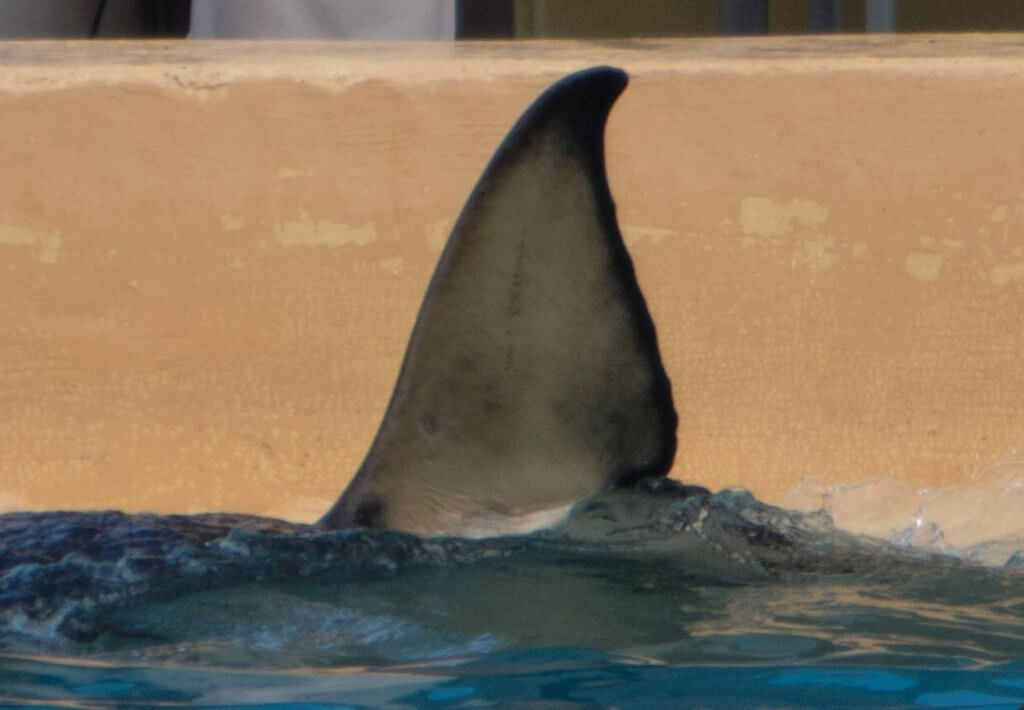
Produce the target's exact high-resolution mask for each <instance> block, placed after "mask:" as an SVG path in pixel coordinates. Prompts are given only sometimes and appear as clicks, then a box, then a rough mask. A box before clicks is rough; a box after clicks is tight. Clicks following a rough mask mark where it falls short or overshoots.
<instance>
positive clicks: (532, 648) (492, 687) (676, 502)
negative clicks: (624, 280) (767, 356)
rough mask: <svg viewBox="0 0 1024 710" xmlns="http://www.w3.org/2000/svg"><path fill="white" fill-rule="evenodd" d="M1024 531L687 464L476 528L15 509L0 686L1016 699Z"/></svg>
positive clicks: (1, 567)
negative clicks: (957, 535)
mask: <svg viewBox="0 0 1024 710" xmlns="http://www.w3.org/2000/svg"><path fill="white" fill-rule="evenodd" d="M1017 542H1020V544H1019V546H1018V545H1017ZM1021 549H1024V541H1018V540H1016V539H1011V538H1006V539H1002V540H999V541H984V542H982V543H979V544H977V545H974V546H972V547H970V548H964V549H961V550H958V551H956V553H955V554H953V553H950V552H949V551H948V550H943V551H942V552H935V551H933V550H928V549H920V548H917V547H912V546H906V545H904V546H896V545H892V544H890V543H888V542H885V541H882V540H879V539H877V538H870V537H866V536H858V535H853V534H850V533H847V532H844V531H842V530H839V529H837V528H835V527H834V526H833V525H832V523H831V520H830V518H829V516H828V515H827V514H824V513H810V514H807V513H796V512H793V511H787V510H783V509H779V508H774V507H771V506H767V505H764V504H762V503H760V502H758V501H757V500H755V499H754V498H753V497H751V496H750V495H749V494H746V493H743V492H738V491H725V492H721V493H718V494H715V495H708V494H706V493H703V492H701V491H700V490H697V489H686V488H684V487H681V486H678V485H677V484H673V483H671V482H661V483H652V484H646V485H644V486H641V487H640V488H638V489H636V490H630V491H618V492H614V493H608V494H603V495H601V496H598V497H595V498H594V499H591V500H589V501H585V502H583V503H581V504H580V505H579V506H577V508H576V509H575V510H574V512H573V514H572V515H571V517H570V520H569V521H568V522H567V523H566V524H565V525H563V526H560V527H559V528H556V529H554V530H551V531H548V532H545V533H542V534H536V535H531V536H523V537H509V538H497V539H490V540H477V541H470V540H462V539H457V538H445V539H433V540H423V539H420V538H417V537H415V536H411V535H404V534H399V533H388V532H368V531H337V532H326V533H325V532H321V531H318V530H315V529H313V528H311V527H309V526H303V525H295V524H290V523H285V522H282V521H275V520H268V519H262V518H253V517H247V516H237V515H235V516H231V515H206V516H151V515H140V516H128V515H124V514H121V513H117V512H102V513H34V514H30V513H22V514H10V515H6V516H0V701H2V702H6V703H9V704H19V703H21V704H45V703H51V704H60V705H62V706H63V705H71V706H75V705H79V706H88V707H95V706H104V705H109V706H113V705H122V704H125V703H139V704H143V705H153V704H169V705H172V706H173V705H186V704H189V705H225V704H228V705H247V706H270V705H273V706H275V707H278V706H293V707H319V706H337V705H342V706H351V707H440V706H449V707H450V706H465V707H492V706H503V705H508V704H510V703H511V704H515V706H517V707H529V706H530V703H533V704H534V706H536V707H563V706H565V707H572V706H579V705H583V706H599V707H600V706H606V707H613V706H614V707H658V706H664V707H680V706H684V707H685V706H702V705H703V706H712V707H865V706H879V705H881V706H885V707H967V706H976V707H1014V708H1017V707H1020V706H1021V705H1022V704H1024V584H1022V582H1024V571H1022V570H1024V553H1022V552H1019V550H1021ZM976 560H984V561H985V562H986V563H987V564H980V563H979V562H977V561H976ZM559 703H561V704H559Z"/></svg>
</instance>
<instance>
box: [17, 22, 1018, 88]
mask: <svg viewBox="0 0 1024 710" xmlns="http://www.w3.org/2000/svg"><path fill="white" fill-rule="evenodd" d="M593 64H616V65H619V66H622V67H624V68H625V69H627V70H628V71H630V72H632V73H634V74H638V75H642V74H653V73H662V72H671V73H683V74H686V73H695V72H716V71H717V72H728V73H742V74H749V73H755V72H765V71H783V72H834V71H886V72H890V71H898V72H903V73H930V74H933V73H947V72H954V73H957V74H964V73H971V72H983V73H986V74H991V73H993V72H1005V73H1021V72H1024V34H953V35H881V36H879V35H872V36H865V35H839V36H835V35H833V36H809V37H808V36H804V37H743V38H708V39H703V38H701V39H636V40H615V41H568V40H562V41H549V40H540V41H515V42H511V41H509V42H506V41H502V42H354V41H266V40H263V41H251V40H228V41H209V40H202V41H196V40H173V41H166V40H162V41H154V40H149V41H97V40H74V41H53V40H45V41H14V42H2V43H0V66H2V67H3V68H4V71H3V75H2V76H0V89H2V90H7V91H10V90H18V91H32V90H52V89H58V88H65V87H69V86H76V85H83V84H122V83H132V82H135V81H143V82H145V83H153V82H154V80H159V79H160V78H163V79H165V80H167V81H168V82H169V83H173V84H178V85H180V84H182V83H183V82H189V83H193V82H204V83H211V82H216V83H223V82H231V81H263V80H274V79H283V80H292V81H305V82H311V83H321V84H328V85H339V84H340V85H347V84H351V83H353V82H356V81H365V80H368V79H382V80H389V81H414V82H422V81H434V80H438V79H444V80H460V79H477V80H479V79H489V78H498V77H508V76H538V75H546V74H551V75H557V74H562V73H565V72H567V71H573V70H575V69H579V68H583V67H586V66H590V65H593Z"/></svg>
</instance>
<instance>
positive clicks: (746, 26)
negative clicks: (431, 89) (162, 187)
mask: <svg viewBox="0 0 1024 710" xmlns="http://www.w3.org/2000/svg"><path fill="white" fill-rule="evenodd" d="M1021 30H1024V0H971V1H970V2H966V1H962V0H643V2H629V1H624V0H0V38H3V39H45V38H63V39H71V38H82V37H98V38H104V39H114V38H145V37H193V38H196V39H207V38H209V39H213V38H225V39H227V38H239V39H241V38H251V39H419V40H423V39H436V40H451V39H484V38H487V39H539V38H550V39H557V38H574V39H616V38H629V37H693V36H710V35H720V34H725V35H732V34H803V33H817V32H847V33H856V32H970V31H1021Z"/></svg>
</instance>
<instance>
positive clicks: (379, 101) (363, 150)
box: [0, 36, 1024, 519]
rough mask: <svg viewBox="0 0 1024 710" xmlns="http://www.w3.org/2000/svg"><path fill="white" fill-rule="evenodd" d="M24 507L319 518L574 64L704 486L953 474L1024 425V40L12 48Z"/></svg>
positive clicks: (688, 448)
mask: <svg viewBox="0 0 1024 710" xmlns="http://www.w3.org/2000/svg"><path fill="white" fill-rule="evenodd" d="M0 63H2V65H3V71H2V72H0V127H2V130H0V507H2V508H5V509H13V508H52V507H75V508H86V507H121V508H126V509H129V510H140V509H148V510H156V511H197V510H210V509H228V510H236V511H252V512H258V513H266V514H274V515H280V516H285V517H293V518H305V519H310V518H313V517H316V516H317V515H318V514H319V513H320V512H321V511H322V510H323V509H324V508H325V507H326V506H327V505H329V503H330V502H331V501H332V500H333V499H334V497H335V496H336V495H337V493H338V492H339V491H340V490H341V488H342V487H343V486H344V484H345V482H346V480H347V478H348V476H349V475H350V472H352V471H353V470H354V469H355V467H356V466H357V465H358V463H359V460H360V458H361V457H362V455H363V453H364V451H365V449H366V447H367V446H368V444H369V441H370V439H371V437H372V435H373V433H374V431H375V429H376V426H377V423H378V419H379V417H380V415H381V412H382V410H383V407H384V405H385V403H386V401H387V397H388V394H389V392H390V388H391V385H392V381H393V378H394V375H395V373H396V370H397V367H398V364H399V361H400V358H401V356H402V351H403V348H404V344H405V340H406V337H407V334H408V332H409V329H410V327H411V325H412V321H413V318H414V317H415V313H416V309H417V307H418V304H419V300H420V296H421V294H422V291H423V288H424V286H425V284H426V281H427V279H428V278H429V275H430V273H431V270H432V269H433V265H434V261H435V259H436V257H437V255H438V253H439V249H440V247H441V244H442V242H443V240H444V238H445V236H446V233H447V229H448V228H449V226H450V225H451V223H452V221H453V219H454V218H455V216H456V214H457V212H458V210H459V208H460V206H461V204H462V201H463V200H464V199H465V196H466V194H467V192H468V190H469V189H470V187H471V186H472V184H473V182H474V181H475V179H476V177H477V175H478V174H479V171H480V170H481V168H482V167H483V165H484V164H485V163H486V161H487V159H488V157H489V156H490V153H491V151H492V150H493V149H494V147H495V146H496V144H497V142H498V141H499V140H500V138H501V137H502V136H503V134H504V132H505V131H506V130H507V128H508V126H509V125H510V123H511V122H512V121H513V120H514V119H515V118H516V116H517V115H518V114H519V112H520V111H521V110H522V108H523V107H525V106H526V105H527V103H529V101H530V100H531V99H532V98H533V97H534V96H535V95H536V94H537V93H538V92H539V91H540V90H541V89H542V88H543V87H544V86H546V85H547V84H548V83H549V82H551V81H552V80H553V79H555V78H556V77H558V76H560V75H562V74H564V73H566V72H568V71H571V70H574V69H577V68H581V67H583V66H587V65H591V64H596V63H612V64H617V65H620V66H622V67H624V68H626V69H627V70H629V71H630V72H631V73H632V74H633V83H632V86H631V88H630V89H629V90H627V92H626V94H625V95H624V96H623V98H622V99H621V100H620V103H619V105H618V106H617V107H616V109H615V110H614V112H613V115H612V118H611V122H610V125H609V134H608V153H609V170H610V177H611V184H612V190H613V193H614V194H615V196H616V198H617V201H618V205H619V216H620V221H621V223H622V226H623V230H624V232H625V234H626V237H627V241H628V242H629V245H630V248H631V250H632V252H633V254H634V256H635V260H636V264H637V269H638V273H639V278H640V282H641V284H642V286H643V288H644V289H645V291H646V293H647V294H648V298H649V301H650V306H651V310H652V312H653V315H654V319H655V321H656V323H657V324H658V327H659V333H660V336H661V343H662V350H663V353H664V357H665V360H666V363H667V366H668V369H669V372H670V375H671V377H672V380H673V384H674V388H675V396H676V402H677V405H678V408H679V411H680V415H681V425H680V452H679V456H678V458H677V464H676V468H675V475H677V476H679V477H683V478H685V479H687V480H690V481H695V482H700V483H704V484H706V485H709V486H711V487H716V488H717V487H720V486H726V485H742V486H746V487H749V488H751V489H752V490H754V491H755V492H756V493H758V494H759V495H762V496H764V497H766V498H767V499H769V500H780V499H781V498H782V497H783V496H784V495H785V494H786V492H787V491H788V490H790V489H791V488H792V487H793V486H794V485H795V484H796V483H797V482H798V481H800V480H801V479H802V478H804V477H806V476H818V477H820V479H821V480H822V481H824V482H827V483H853V482H857V481H861V480H864V479H866V478H871V477H886V478H888V479H889V480H891V481H895V482H900V483H903V484H907V485H910V486H920V485H935V486H941V485H948V484H953V483H963V482H966V481H969V480H971V476H972V475H973V474H974V473H975V472H977V471H980V470H983V469H984V468H985V467H987V466H990V465H991V464H993V463H994V462H997V461H1004V462H1005V461H1006V460H1007V457H1012V456H1013V455H1014V453H1013V452H1014V451H1016V450H1017V449H1019V448H1020V447H1021V446H1022V444H1024V396H1022V394H1024V362H1022V358H1021V352H1022V350H1024V328H1022V318H1021V316H1022V314H1024V238H1022V234H1024V122H1022V119H1021V116H1022V115H1024V42H1022V38H1020V37H1012V36H997V37H993V38H987V37H981V36H975V37H970V36H967V37H958V38H955V39H950V38H937V37H915V38H910V39H891V38H889V39H873V40H864V39H857V38H835V39H830V40H826V39H809V40H767V39H760V40H743V41H721V40H706V41H690V42H685V41H676V42H661V41H659V42H652V43H647V44H645V43H631V44H630V45H629V46H628V47H626V46H615V45H608V44H536V43H525V44H517V45H447V44H444V45H430V46H428V45H396V46H381V45H345V44H291V45H289V44H262V45H261V44H243V43H237V44H231V43H226V44H187V43H180V44H167V43H152V44H130V43H125V44H85V43H80V44H4V45H0Z"/></svg>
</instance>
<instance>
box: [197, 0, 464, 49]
mask: <svg viewBox="0 0 1024 710" xmlns="http://www.w3.org/2000/svg"><path fill="white" fill-rule="evenodd" d="M189 37H192V38H193V39H216V38H252V39H449V40H450V39H454V38H455V0H192V27H191V31H190V32H189Z"/></svg>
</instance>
